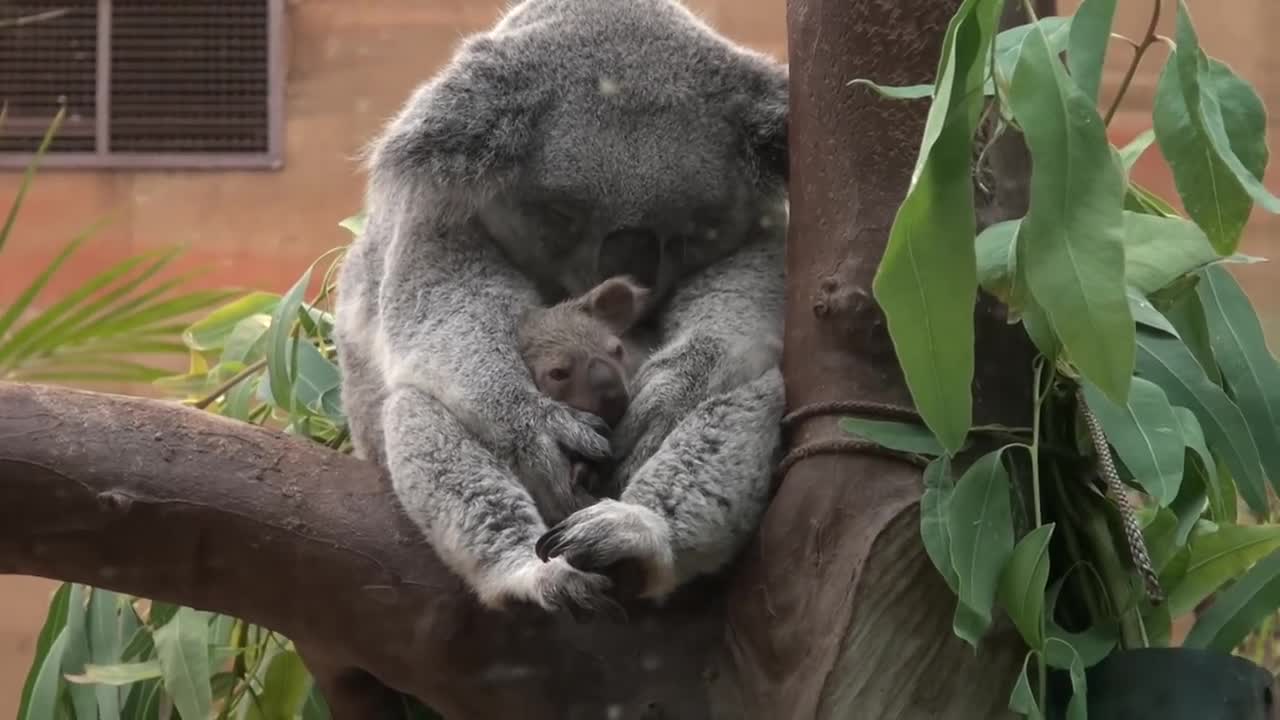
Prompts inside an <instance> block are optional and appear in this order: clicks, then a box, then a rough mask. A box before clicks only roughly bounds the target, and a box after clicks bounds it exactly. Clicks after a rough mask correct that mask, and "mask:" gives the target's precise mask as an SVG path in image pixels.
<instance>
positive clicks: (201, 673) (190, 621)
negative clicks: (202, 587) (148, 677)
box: [154, 607, 213, 719]
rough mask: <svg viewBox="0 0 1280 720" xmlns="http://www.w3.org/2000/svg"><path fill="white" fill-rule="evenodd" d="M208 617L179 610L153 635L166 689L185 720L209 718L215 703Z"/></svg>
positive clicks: (204, 614)
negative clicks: (188, 719)
mask: <svg viewBox="0 0 1280 720" xmlns="http://www.w3.org/2000/svg"><path fill="white" fill-rule="evenodd" d="M207 617H208V613H204V612H200V611H197V610H193V609H191V608H187V607H180V608H178V611H177V613H176V614H175V615H174V616H173V619H172V620H170V621H169V622H168V623H166V624H165V625H164V626H163V627H161V628H160V629H158V630H156V631H155V635H154V638H155V643H156V658H157V659H158V660H159V661H160V667H161V669H162V670H163V672H164V675H163V678H164V689H165V690H166V691H167V692H168V693H169V695H170V696H171V697H172V698H173V704H174V705H175V706H176V707H177V708H178V712H179V713H181V714H182V717H184V718H201V719H203V718H207V717H209V708H210V706H211V705H212V704H213V690H212V688H210V686H209V675H210V672H209V650H208V645H209V642H208V638H209V624H208V619H207Z"/></svg>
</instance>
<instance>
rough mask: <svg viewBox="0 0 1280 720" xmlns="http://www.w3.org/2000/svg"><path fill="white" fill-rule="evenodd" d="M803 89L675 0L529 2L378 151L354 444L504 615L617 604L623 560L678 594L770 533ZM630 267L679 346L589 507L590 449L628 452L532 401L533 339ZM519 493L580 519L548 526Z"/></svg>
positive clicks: (582, 422)
mask: <svg viewBox="0 0 1280 720" xmlns="http://www.w3.org/2000/svg"><path fill="white" fill-rule="evenodd" d="M786 88H787V85H786V71H785V68H784V67H782V66H780V65H778V64H776V63H774V62H772V61H771V60H768V59H766V58H765V57H764V56H762V55H759V54H756V53H753V52H750V51H747V50H745V49H743V48H740V47H738V46H736V45H734V44H732V43H731V42H730V41H728V40H726V39H725V38H723V37H721V36H720V35H717V34H716V33H715V32H714V31H712V30H711V29H710V28H708V27H707V26H706V25H704V24H703V23H702V22H700V21H699V20H698V19H697V18H695V17H694V16H693V15H692V14H691V13H690V12H689V11H688V10H686V9H685V8H684V7H683V6H681V5H680V4H678V3H677V2H675V1H674V0H525V1H524V2H521V3H518V4H515V5H514V6H513V7H511V8H510V9H509V11H508V12H507V14H506V15H505V16H504V17H503V18H502V19H501V20H500V21H499V22H498V23H497V25H496V26H495V27H494V28H493V29H492V30H490V31H489V32H487V33H483V34H480V35H477V36H473V37H471V38H469V39H468V40H466V41H465V42H464V44H463V45H462V47H461V48H460V50H459V51H458V53H457V55H456V56H455V58H454V59H453V61H452V62H451V63H450V64H449V65H448V66H447V67H446V68H445V69H444V70H443V71H442V72H441V73H440V74H439V75H438V76H437V77H435V78H434V79H432V80H431V81H429V82H428V83H426V84H425V85H423V86H422V87H421V88H419V89H418V90H417V91H416V92H415V93H414V94H413V96H412V97H411V98H410V99H409V101H408V103H407V104H406V106H405V107H404V109H403V110H402V111H401V113H400V114H399V115H398V116H397V117H396V118H395V119H394V120H392V122H391V123H390V124H389V126H388V127H387V128H386V130H385V132H384V133H383V135H382V136H381V137H380V138H379V139H378V140H377V141H376V142H375V143H374V145H373V147H372V149H371V155H370V182H369V188H368V195H367V202H366V210H367V212H368V219H367V225H366V229H365V232H364V235H363V236H362V237H360V238H359V239H358V240H357V241H356V242H355V244H354V245H353V246H352V248H351V249H350V252H349V254H348V256H347V259H346V261H345V263H344V267H343V269H342V273H341V276H340V278H339V302H338V308H337V340H338V347H339V352H340V358H341V362H342V366H343V370H344V383H343V393H344V395H343V396H344V398H345V404H346V407H347V414H348V417H349V418H350V422H351V431H352V436H353V438H354V442H355V445H356V450H357V452H358V453H359V454H361V455H363V456H364V457H367V458H370V459H372V460H374V461H375V462H378V463H380V464H383V465H384V467H385V468H386V469H387V470H388V472H389V474H390V476H391V479H392V482H393V484H394V487H395V492H396V494H397V496H398V498H399V500H400V501H401V503H402V504H403V505H404V507H405V509H406V510H407V512H408V513H409V515H410V517H412V518H413V519H414V521H415V522H416V523H417V524H419V525H420V526H421V527H422V529H423V530H424V531H425V533H426V536H427V537H428V538H429V539H430V541H431V543H432V544H433V545H434V547H435V549H436V551H437V552H438V553H439V555H440V557H441V558H442V559H443V560H444V561H445V563H446V564H447V565H448V566H449V567H450V568H451V569H452V570H453V571H455V572H457V573H458V574H459V575H461V576H462V577H463V578H464V579H465V580H466V581H467V582H468V584H469V585H470V586H471V587H472V588H473V589H474V590H475V591H476V593H477V594H478V595H479V597H480V599H481V601H482V602H484V603H485V604H486V605H489V606H491V607H502V606H504V605H505V604H506V603H507V602H508V601H531V602H533V603H536V604H538V605H540V606H542V607H543V608H547V609H557V608H567V609H570V610H573V611H577V610H595V609H600V608H602V607H605V606H607V605H608V604H609V603H610V602H611V601H610V600H609V599H608V596H607V593H606V591H607V590H608V589H609V587H610V585H611V581H610V579H609V578H608V577H607V576H606V574H603V573H606V572H608V571H609V570H610V568H611V566H613V565H614V564H615V563H617V562H619V561H623V560H626V561H630V562H634V563H638V564H639V566H640V567H642V568H643V571H644V572H643V577H644V580H643V590H642V592H641V594H642V595H644V596H648V597H654V598H661V597H662V596H664V595H666V594H667V593H669V592H670V591H671V590H673V589H674V588H675V587H676V586H678V585H679V584H680V583H682V582H683V581H685V580H687V579H689V578H691V577H693V576H695V575H698V574H701V573H706V572H711V571H714V570H716V569H718V568H720V567H722V566H723V565H725V564H726V563H727V562H728V561H729V560H730V559H731V558H732V556H733V555H734V553H735V552H736V551H737V550H738V549H739V548H740V547H741V546H742V544H743V542H744V541H745V540H746V539H747V537H748V536H749V534H750V533H751V532H753V530H754V528H755V526H756V524H757V521H758V519H759V517H760V515H761V513H762V511H763V509H764V506H765V504H766V501H767V496H768V490H769V482H770V473H771V469H772V466H773V462H774V461H775V460H776V454H777V451H778V447H779V429H778V422H779V419H780V415H781V413H782V409H783V388H782V380H781V375H780V373H779V371H778V363H779V358H780V345H781V343H780V334H781V323H782V320H781V305H782V301H781V294H782V285H783V267H782V239H783V234H784V225H785V205H784V202H785V180H786V167H785V165H786V109H787V89H786ZM618 274H627V275H631V276H632V277H633V278H635V279H636V280H638V281H639V282H640V283H642V284H644V285H646V286H647V287H649V288H651V289H652V291H653V299H654V301H655V302H654V304H655V305H656V310H655V312H654V316H653V317H652V318H650V319H649V323H650V326H651V329H652V331H653V332H654V333H656V337H657V338H658V340H659V346H658V348H657V351H656V352H655V353H654V354H653V355H652V357H651V358H650V359H649V360H648V361H647V362H646V364H645V365H644V366H643V367H642V368H641V369H640V371H639V373H638V375H637V377H636V383H635V388H634V395H633V402H632V405H631V407H630V409H629V410H628V412H627V415H626V416H625V418H624V419H623V421H622V423H621V424H620V426H619V427H618V428H617V430H616V432H615V433H614V435H613V438H612V442H613V447H612V454H613V457H614V458H615V459H616V460H617V462H618V465H617V467H618V476H619V477H620V478H621V479H622V481H623V482H625V490H624V492H623V493H622V495H621V499H620V500H619V501H613V500H606V501H602V502H599V503H597V504H595V505H592V506H590V507H588V508H586V509H583V510H579V511H577V512H572V511H573V510H574V508H573V507H572V505H571V504H570V503H571V499H572V493H571V492H569V490H570V488H569V486H568V483H569V477H570V474H569V458H570V456H582V457H586V458H590V459H603V458H606V457H608V456H609V455H610V452H611V448H610V445H609V442H607V441H606V439H605V437H604V436H603V434H602V433H603V432H605V428H603V427H602V424H601V423H600V422H599V420H598V419H597V418H594V417H593V416H590V415H585V414H583V413H580V412H578V411H575V410H572V409H570V408H569V407H568V406H565V405H562V404H560V403H557V402H555V401H552V400H549V399H547V398H546V397H545V396H543V395H542V394H541V393H539V392H538V390H537V389H536V388H535V387H534V384H533V381H532V379H531V377H530V376H529V373H528V371H527V370H526V369H525V366H524V364H523V362H522V360H521V358H520V356H519V355H518V353H517V347H516V324H517V322H518V319H519V316H520V311H521V310H522V309H523V308H525V307H527V306H529V305H533V304H538V303H547V302H556V301H558V300H560V299H563V298H565V297H568V296H570V295H576V294H580V293H582V292H585V291H586V290H588V289H589V288H591V287H593V286H594V285H596V284H597V283H598V282H599V281H601V280H603V279H604V278H607V277H610V276H613V275H618ZM516 477H526V478H527V477H534V478H540V479H542V480H544V481H545V482H542V483H540V484H542V485H557V486H559V487H562V488H563V492H561V493H558V497H559V498H560V500H561V503H560V507H561V508H562V512H561V513H560V515H561V516H563V515H568V517H567V518H565V519H563V520H562V521H560V522H559V524H557V525H555V527H553V528H552V529H551V530H550V532H548V531H547V525H546V524H544V519H543V518H542V517H541V516H540V515H539V514H538V513H537V511H536V510H535V508H534V502H533V500H532V499H531V497H530V496H529V494H528V492H527V491H526V490H525V489H524V488H523V487H522V486H521V484H520V483H519V482H517V480H516ZM571 512H572V514H570V513H571ZM557 520H560V517H553V518H548V519H547V523H555V522H556V521H557ZM535 545H537V551H536V553H535Z"/></svg>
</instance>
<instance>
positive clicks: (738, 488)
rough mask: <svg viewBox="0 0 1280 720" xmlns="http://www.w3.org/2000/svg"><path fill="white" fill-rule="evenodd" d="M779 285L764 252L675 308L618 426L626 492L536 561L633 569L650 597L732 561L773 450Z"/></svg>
mask: <svg viewBox="0 0 1280 720" xmlns="http://www.w3.org/2000/svg"><path fill="white" fill-rule="evenodd" d="M782 281H783V278H782V260H781V246H780V244H772V243H769V244H763V243H762V244H760V245H756V246H752V247H749V248H746V249H744V250H743V251H742V252H740V253H738V254H737V255H735V256H733V257H731V258H728V259H727V260H725V261H723V262H721V263H719V264H717V265H714V266H712V267H710V268H708V269H707V270H706V271H704V272H703V273H701V274H699V275H698V276H696V277H694V278H693V279H692V280H691V281H690V282H689V283H688V284H687V285H686V286H685V287H683V288H681V290H680V291H679V292H678V293H677V294H676V296H675V297H673V299H672V301H671V304H670V306H669V309H668V311H667V317H666V320H665V322H664V335H665V337H666V338H667V345H666V346H665V347H664V348H662V349H661V350H660V351H659V352H658V353H656V354H655V355H654V356H653V357H652V358H651V359H650V360H649V361H648V362H647V363H646V366H645V367H644V368H642V369H641V371H640V373H639V375H638V376H637V378H638V390H637V393H636V398H635V401H634V403H633V405H632V408H631V410H629V411H628V416H627V418H625V419H624V420H623V423H622V426H621V427H620V432H622V434H623V435H624V437H623V438H622V442H623V443H624V444H623V447H622V448H621V449H622V451H623V452H624V453H626V455H625V457H623V458H622V463H621V466H620V468H621V473H622V477H623V478H625V481H626V482H627V486H626V489H625V490H624V491H623V493H622V496H621V498H620V499H619V500H618V501H610V500H605V501H602V502H600V503H598V504H596V505H594V506H592V507H590V508H586V509H584V510H580V511H578V512H577V513H575V514H573V515H571V516H570V517H569V518H567V519H566V520H565V521H564V522H562V523H560V524H559V525H557V526H556V527H554V528H552V529H551V531H550V532H548V533H547V535H545V536H543V538H541V539H540V540H539V544H538V554H539V556H540V557H543V558H544V559H546V558H555V557H564V558H565V559H567V560H568V561H569V562H570V564H572V565H574V566H575V567H578V568H581V569H586V570H604V569H606V568H608V567H609V566H611V565H612V564H614V563H616V562H618V561H621V560H633V561H638V562H639V563H640V564H641V565H642V566H643V567H644V568H645V575H646V579H645V589H644V591H643V594H645V595H647V596H651V597H661V596H662V595H665V594H666V593H668V592H670V591H671V590H672V589H674V588H675V587H676V586H677V585H679V584H681V583H683V582H684V581H686V580H688V579H690V578H692V577H693V576H695V575H698V574H701V573H708V572H713V571H715V570H717V569H719V568H721V567H723V565H724V564H725V563H727V562H728V561H729V559H731V558H732V557H733V555H734V554H735V553H736V552H737V550H738V549H739V548H740V547H741V546H742V545H743V544H744V543H745V541H746V540H747V538H748V537H749V536H750V534H751V533H752V532H753V531H754V529H755V527H756V525H757V523H758V521H759V519H760V516H761V514H762V513H763V511H764V507H765V504H766V503H767V498H768V494H769V486H770V480H771V474H772V470H773V467H774V464H775V462H776V460H777V454H778V451H779V447H780V445H781V430H780V427H779V423H780V421H781V418H782V413H783V409H784V404H785V403H784V391H783V384H782V374H781V372H780V371H779V369H778V363H779V361H780V354H781V313H782ZM615 442H616V439H615Z"/></svg>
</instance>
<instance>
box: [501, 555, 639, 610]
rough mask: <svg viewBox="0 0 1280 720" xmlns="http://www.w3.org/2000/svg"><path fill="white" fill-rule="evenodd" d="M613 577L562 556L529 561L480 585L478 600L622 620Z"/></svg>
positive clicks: (502, 605)
mask: <svg viewBox="0 0 1280 720" xmlns="http://www.w3.org/2000/svg"><path fill="white" fill-rule="evenodd" d="M612 587H613V581H612V580H610V579H609V578H608V577H607V576H604V575H600V574H598V573H592V572H586V571H583V570H579V569H578V568H575V567H573V566H572V565H570V564H569V563H568V562H567V561H565V560H563V559H557V560H554V561H552V562H539V561H537V560H536V559H533V558H530V563H529V564H528V565H527V566H526V567H525V568H523V569H521V570H520V571H519V572H516V573H512V574H510V575H506V576H503V577H502V578H501V579H500V580H499V581H498V582H496V583H493V584H491V585H489V586H488V587H484V588H482V589H481V601H482V602H484V604H485V605H488V606H489V607H492V608H495V609H504V608H506V607H508V606H509V605H510V604H512V603H531V604H533V605H537V606H538V607H540V608H542V609H543V610H546V611H547V612H561V611H563V612H568V613H569V614H570V615H572V616H573V617H574V619H576V620H579V621H585V620H588V619H590V618H592V617H595V616H599V615H603V616H605V617H609V618H611V619H614V620H625V619H626V612H625V611H624V610H623V608H622V606H621V605H619V604H618V602H617V601H616V600H614V599H613V598H612V597H611V596H610V590H611V589H612Z"/></svg>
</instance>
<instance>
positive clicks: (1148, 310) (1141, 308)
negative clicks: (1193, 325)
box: [1126, 288, 1180, 337]
mask: <svg viewBox="0 0 1280 720" xmlns="http://www.w3.org/2000/svg"><path fill="white" fill-rule="evenodd" d="M1126 295H1127V297H1128V298H1129V311H1130V312H1132V313H1133V321H1134V322H1135V323H1137V324H1139V325H1145V326H1146V327H1149V328H1152V329H1153V330H1159V331H1160V332H1164V333H1168V334H1169V335H1172V336H1174V337H1180V336H1179V335H1178V329H1177V328H1175V327H1174V326H1173V323H1171V322H1169V318H1167V317H1165V316H1164V315H1163V314H1162V313H1161V312H1160V311H1159V310H1157V309H1156V308H1155V306H1154V305H1152V304H1151V301H1150V300H1147V298H1146V297H1144V296H1143V294H1142V293H1140V292H1138V291H1137V290H1135V289H1134V288H1129V289H1128V290H1127V291H1126Z"/></svg>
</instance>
